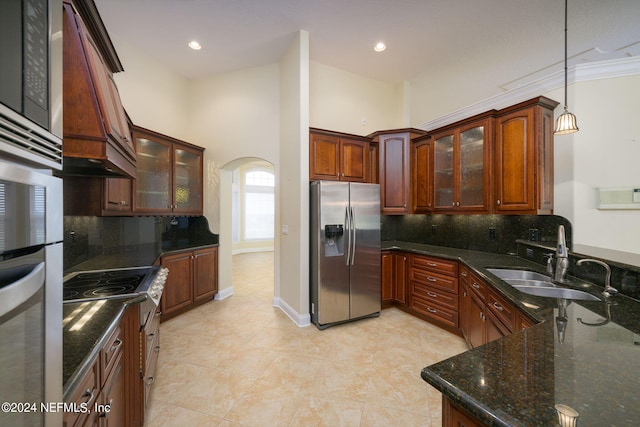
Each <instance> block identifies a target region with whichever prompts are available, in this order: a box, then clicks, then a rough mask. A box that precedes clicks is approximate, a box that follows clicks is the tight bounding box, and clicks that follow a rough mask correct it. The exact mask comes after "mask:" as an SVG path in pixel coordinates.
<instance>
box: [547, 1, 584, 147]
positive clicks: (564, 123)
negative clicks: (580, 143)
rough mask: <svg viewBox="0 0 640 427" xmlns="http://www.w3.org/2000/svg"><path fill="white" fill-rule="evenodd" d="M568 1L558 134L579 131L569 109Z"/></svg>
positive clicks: (557, 124)
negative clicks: (562, 98)
mask: <svg viewBox="0 0 640 427" xmlns="http://www.w3.org/2000/svg"><path fill="white" fill-rule="evenodd" d="M567 3H568V0H564V112H563V113H562V114H560V116H558V120H556V128H555V130H554V131H553V133H554V134H556V135H564V134H567V133H574V132H577V131H578V124H577V123H576V116H575V115H573V114H572V113H570V112H569V110H567V80H568V79H567V15H568V13H567V9H568V8H567Z"/></svg>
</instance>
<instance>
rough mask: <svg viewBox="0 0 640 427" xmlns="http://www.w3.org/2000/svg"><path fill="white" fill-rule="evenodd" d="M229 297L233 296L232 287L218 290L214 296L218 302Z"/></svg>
mask: <svg viewBox="0 0 640 427" xmlns="http://www.w3.org/2000/svg"><path fill="white" fill-rule="evenodd" d="M231 295H233V286H229V287H228V288H224V289H221V290H219V291H218V293H217V294H216V297H215V299H216V300H218V301H220V300H223V299H225V298H229V297H230V296H231Z"/></svg>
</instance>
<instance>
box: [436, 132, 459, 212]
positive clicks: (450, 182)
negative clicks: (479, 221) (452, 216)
mask: <svg viewBox="0 0 640 427" xmlns="http://www.w3.org/2000/svg"><path fill="white" fill-rule="evenodd" d="M454 142H455V135H454V134H453V133H449V134H444V135H441V136H438V135H434V137H433V174H434V175H433V208H434V210H451V209H452V208H453V207H454V206H455V198H454V190H455V180H454V173H455V171H454V165H455V162H454Z"/></svg>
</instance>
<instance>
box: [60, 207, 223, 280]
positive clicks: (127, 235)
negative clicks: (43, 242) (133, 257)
mask: <svg viewBox="0 0 640 427" xmlns="http://www.w3.org/2000/svg"><path fill="white" fill-rule="evenodd" d="M216 243H218V236H217V235H216V234H213V233H211V232H210V231H209V223H208V222H207V219H206V218H205V217H203V216H201V217H174V218H172V217H159V216H158V217H151V216H149V217H91V216H65V217H64V270H65V271H67V270H69V269H70V268H72V267H73V266H75V265H78V264H80V263H82V262H85V261H87V260H89V259H91V258H94V257H97V256H102V255H122V254H127V253H130V254H140V253H145V254H149V256H148V257H150V258H151V261H149V262H153V260H154V259H155V257H156V256H158V255H159V254H160V253H162V252H163V251H171V250H179V249H182V248H185V247H194V246H204V245H211V244H216Z"/></svg>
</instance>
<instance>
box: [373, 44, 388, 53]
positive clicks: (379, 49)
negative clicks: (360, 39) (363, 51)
mask: <svg viewBox="0 0 640 427" xmlns="http://www.w3.org/2000/svg"><path fill="white" fill-rule="evenodd" d="M386 48H387V45H386V44H384V42H378V43H376V45H375V46H374V47H373V50H375V51H376V52H382V51H383V50H385V49H386Z"/></svg>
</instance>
